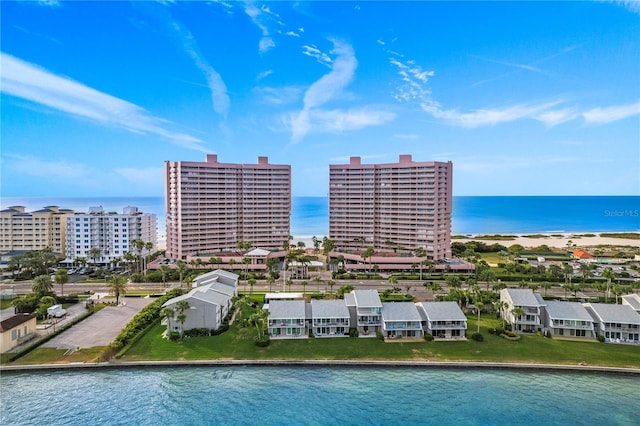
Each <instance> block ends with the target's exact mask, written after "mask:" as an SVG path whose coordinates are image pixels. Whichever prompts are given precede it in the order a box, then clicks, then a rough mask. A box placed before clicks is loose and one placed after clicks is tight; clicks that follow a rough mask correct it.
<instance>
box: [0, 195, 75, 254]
mask: <svg viewBox="0 0 640 426" xmlns="http://www.w3.org/2000/svg"><path fill="white" fill-rule="evenodd" d="M72 213H73V210H68V209H61V208H59V207H57V206H47V207H44V208H43V209H41V210H37V211H33V212H27V211H26V209H25V208H24V207H23V206H13V207H9V208H7V209H4V210H2V211H0V252H2V253H4V252H8V251H12V250H42V249H44V248H45V247H49V248H50V249H51V250H53V252H54V253H59V254H64V252H65V229H66V226H67V223H66V217H67V216H68V215H70V214H72Z"/></svg>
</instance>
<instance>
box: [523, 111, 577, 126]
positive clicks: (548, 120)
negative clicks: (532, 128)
mask: <svg viewBox="0 0 640 426" xmlns="http://www.w3.org/2000/svg"><path fill="white" fill-rule="evenodd" d="M579 116H580V113H578V111H577V110H576V108H562V109H557V110H549V111H544V112H541V113H540V114H538V115H537V116H535V117H534V118H535V119H536V120H538V121H541V122H543V123H544V124H546V125H547V126H549V127H553V126H557V125H559V124H562V123H565V122H567V121H572V120H575V119H576V118H578V117H579Z"/></svg>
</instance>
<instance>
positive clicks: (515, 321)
mask: <svg viewBox="0 0 640 426" xmlns="http://www.w3.org/2000/svg"><path fill="white" fill-rule="evenodd" d="M511 315H512V316H513V324H514V326H513V332H514V333H516V334H517V333H518V321H519V320H520V317H521V316H522V315H524V309H522V308H521V307H520V306H516V307H514V308H512V309H511Z"/></svg>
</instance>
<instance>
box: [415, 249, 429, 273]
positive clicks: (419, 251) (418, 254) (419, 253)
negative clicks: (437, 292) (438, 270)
mask: <svg viewBox="0 0 640 426" xmlns="http://www.w3.org/2000/svg"><path fill="white" fill-rule="evenodd" d="M413 254H414V255H415V256H416V257H417V258H419V259H422V258H423V257H425V256H426V255H427V252H426V250H425V249H424V248H423V247H416V248H414V249H413ZM423 262H424V261H422V260H421V261H420V264H419V266H420V281H422V265H423Z"/></svg>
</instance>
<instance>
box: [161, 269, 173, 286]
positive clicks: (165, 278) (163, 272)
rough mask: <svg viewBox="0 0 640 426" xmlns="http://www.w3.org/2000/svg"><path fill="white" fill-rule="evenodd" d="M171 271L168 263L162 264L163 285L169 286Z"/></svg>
mask: <svg viewBox="0 0 640 426" xmlns="http://www.w3.org/2000/svg"><path fill="white" fill-rule="evenodd" d="M169 272H171V268H169V267H168V266H167V265H160V274H162V286H163V287H166V286H167V276H168V275H169Z"/></svg>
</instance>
